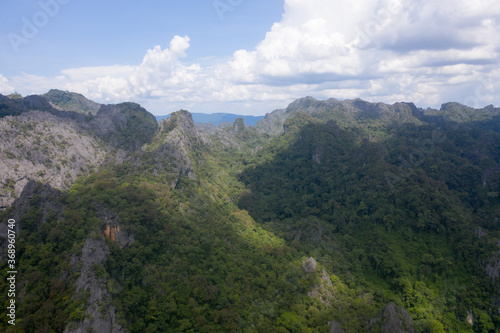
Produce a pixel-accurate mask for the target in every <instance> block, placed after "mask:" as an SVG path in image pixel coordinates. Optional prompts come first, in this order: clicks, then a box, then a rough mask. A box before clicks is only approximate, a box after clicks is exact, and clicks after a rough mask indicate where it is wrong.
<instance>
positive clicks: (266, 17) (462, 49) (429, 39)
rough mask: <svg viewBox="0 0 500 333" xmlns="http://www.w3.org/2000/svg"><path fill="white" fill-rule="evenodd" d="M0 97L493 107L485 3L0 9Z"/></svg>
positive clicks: (318, 1)
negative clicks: (66, 93) (55, 92)
mask: <svg viewBox="0 0 500 333" xmlns="http://www.w3.org/2000/svg"><path fill="white" fill-rule="evenodd" d="M0 13H1V14H0V50H1V51H0V93H2V94H8V93H11V92H14V91H17V92H19V93H21V94H23V95H27V94H33V93H37V94H40V93H45V92H47V91H48V90H49V89H51V88H58V89H63V90H70V91H76V92H80V93H82V94H84V95H85V96H87V97H88V98H90V99H93V100H95V101H97V102H100V103H119V102H123V101H135V102H138V103H140V104H141V105H143V106H144V107H146V108H147V109H148V110H149V111H151V112H152V113H154V114H156V115H161V114H167V113H170V112H172V111H176V110H178V109H181V108H183V109H187V110H190V111H192V112H206V113H212V112H232V113H239V114H253V115H262V114H264V113H266V112H270V111H272V110H273V109H275V108H283V107H286V106H287V104H288V103H290V102H292V101H293V100H295V99H297V98H300V97H304V96H307V95H310V96H313V97H316V98H318V99H326V98H330V97H334V98H338V99H351V98H358V97H359V98H362V99H365V100H368V101H373V102H379V101H381V102H386V103H394V102H397V101H413V102H415V103H416V104H417V105H419V106H422V107H427V106H431V107H439V105H440V104H441V103H444V102H448V101H457V102H460V103H463V104H467V105H470V106H474V107H479V106H485V105H488V104H494V105H496V106H498V105H500V85H499V82H500V66H498V65H499V52H500V42H499V41H500V38H499V37H500V35H499V32H500V4H499V3H498V1H496V0H495V1H493V0H477V1H462V0H443V1H440V2H435V1H430V0H417V1H415V0H358V1H357V2H355V3H353V2H350V1H347V0H335V1H333V0H309V1H305V0H265V1H264V0H182V1H173V0H171V1H168V0H146V1H123V0H122V1H116V0H106V1H97V0H86V1H82V0H38V1H34V0H25V1H2V2H0Z"/></svg>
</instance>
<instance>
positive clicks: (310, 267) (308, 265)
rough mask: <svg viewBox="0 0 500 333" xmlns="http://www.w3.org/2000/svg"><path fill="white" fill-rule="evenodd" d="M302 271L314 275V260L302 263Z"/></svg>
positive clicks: (310, 259)
mask: <svg viewBox="0 0 500 333" xmlns="http://www.w3.org/2000/svg"><path fill="white" fill-rule="evenodd" d="M302 269H303V270H304V271H305V272H306V273H314V272H316V260H314V258H313V257H311V258H309V259H307V260H306V261H304V262H303V263H302Z"/></svg>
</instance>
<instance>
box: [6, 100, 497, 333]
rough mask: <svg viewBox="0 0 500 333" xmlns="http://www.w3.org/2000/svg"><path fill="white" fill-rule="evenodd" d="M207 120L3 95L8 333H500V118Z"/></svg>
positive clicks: (446, 114) (455, 107) (415, 114)
mask: <svg viewBox="0 0 500 333" xmlns="http://www.w3.org/2000/svg"><path fill="white" fill-rule="evenodd" d="M202 117H205V116H202V115H196V116H193V114H191V113H189V112H188V111H185V110H180V111H178V112H174V113H172V114H171V115H169V116H168V118H167V119H163V120H160V121H158V120H157V117H155V116H153V115H152V114H151V113H149V112H148V111H147V110H146V109H144V108H143V107H141V106H140V105H138V104H135V103H120V104H116V105H113V104H111V105H100V104H98V103H95V102H92V101H90V100H88V99H87V98H85V97H84V96H82V95H80V94H76V93H71V92H63V91H59V90H51V91H49V92H48V93H47V94H44V95H33V96H27V97H22V96H19V95H9V96H3V95H0V136H1V139H2V141H1V142H2V144H1V145H0V156H2V157H1V159H0V170H1V172H0V183H1V184H0V206H1V210H0V218H1V219H0V263H1V266H0V268H1V270H0V272H1V275H2V278H1V280H0V295H1V296H0V297H1V300H2V304H3V307H4V309H5V308H7V307H8V306H9V304H10V300H11V299H10V298H9V297H8V294H9V293H8V291H9V288H11V287H10V284H9V282H8V280H7V277H8V276H9V273H8V272H9V271H10V270H12V267H11V268H9V267H8V266H7V264H8V259H9V256H8V254H10V252H8V250H9V249H10V250H12V246H11V247H9V244H12V243H9V241H8V237H7V235H8V229H9V225H11V224H8V220H9V219H11V220H15V221H16V224H15V233H16V239H15V260H16V261H15V269H16V270H17V276H16V278H17V283H16V293H15V294H16V297H15V304H16V312H15V316H16V325H15V326H13V325H11V324H9V323H8V322H7V321H2V322H0V330H2V331H5V332H17V331H23V332H66V333H72V332H266V333H267V332H284V333H286V332H333V333H340V332H498V330H499V329H500V283H499V281H500V280H499V275H500V223H499V221H500V195H499V193H500V108H496V107H494V106H487V107H485V108H482V109H474V108H469V107H467V106H464V105H461V104H458V103H445V104H443V105H442V107H441V108H440V109H439V110H435V109H422V108H418V107H416V106H415V105H414V104H413V103H407V102H401V103H395V104H392V105H389V104H385V103H371V102H367V101H363V100H361V99H354V100H343V101H341V100H337V99H334V98H331V99H328V100H316V99H314V98H312V97H305V98H301V99H298V100H296V101H294V102H293V103H291V104H290V105H288V107H286V108H284V109H279V110H274V111H272V112H270V113H268V114H267V115H266V116H265V117H263V118H261V119H258V121H257V122H256V123H252V125H253V126H250V125H249V124H248V123H247V121H249V119H250V118H244V117H236V118H235V116H234V115H227V114H217V115H212V116H210V117H209V118H202ZM195 118H196V119H197V121H195V120H194V119H195ZM253 120H257V119H255V118H252V121H253ZM197 122H199V123H197ZM207 122H211V123H212V124H211V125H206V124H203V123H207ZM218 122H220V123H218Z"/></svg>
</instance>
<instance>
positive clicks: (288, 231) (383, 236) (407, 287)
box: [239, 112, 500, 332]
mask: <svg viewBox="0 0 500 333" xmlns="http://www.w3.org/2000/svg"><path fill="white" fill-rule="evenodd" d="M310 113H311V112H308V113H300V112H299V113H296V114H295V115H294V116H292V118H289V119H288V120H287V121H286V122H285V128H286V131H285V134H283V135H280V136H278V137H277V138H276V139H275V140H274V141H273V142H272V143H271V145H270V146H268V147H266V149H264V150H262V151H261V152H259V155H260V156H261V158H260V160H261V161H265V162H264V163H262V162H261V163H258V164H256V165H252V166H250V167H249V168H247V169H246V170H245V171H244V172H243V173H242V175H241V179H242V180H243V181H244V182H245V184H246V185H247V188H248V191H247V193H245V194H243V195H242V196H241V197H240V205H239V207H240V209H245V210H248V212H249V214H250V215H251V216H252V217H253V218H254V219H255V220H256V222H258V223H261V224H262V225H263V226H264V228H265V229H266V230H269V231H272V232H273V233H275V234H276V235H278V236H281V237H283V238H284V239H285V240H286V241H287V243H288V244H293V243H295V244H296V246H297V247H298V249H300V250H303V251H305V252H306V253H315V254H316V260H317V261H318V262H320V263H322V264H323V265H324V266H325V267H326V269H327V270H330V271H335V272H340V274H339V275H340V276H341V277H343V278H344V279H350V280H352V281H356V284H360V285H361V286H362V288H366V289H368V290H379V291H380V290H381V289H383V290H385V292H387V293H388V294H387V295H388V297H390V298H391V299H393V300H394V301H396V302H398V303H399V304H403V305H404V306H405V308H406V309H407V310H408V312H409V313H410V316H411V317H413V321H414V325H415V328H416V329H417V331H427V330H431V327H434V326H435V325H438V326H439V325H442V326H443V327H444V329H445V330H446V331H453V332H458V331H466V330H467V329H470V328H471V326H470V325H469V324H468V323H467V321H466V318H467V317H468V316H469V313H472V314H473V315H471V317H472V316H473V317H475V318H482V320H483V322H482V323H481V324H479V323H477V322H476V325H477V326H475V327H474V329H475V330H477V331H480V329H479V326H481V325H483V326H484V327H491V326H492V325H493V322H492V320H493V319H491V318H497V319H495V320H498V317H497V314H496V312H497V308H496V307H494V308H492V307H491V306H492V305H493V302H492V298H491V297H492V296H493V295H494V291H495V289H496V288H497V287H495V285H496V286H498V281H494V280H493V281H492V280H490V278H489V277H488V275H487V273H488V274H489V275H490V277H491V272H489V271H488V270H489V269H490V268H492V266H491V264H490V265H489V266H488V267H486V266H487V263H488V262H490V259H489V258H490V256H491V255H492V254H493V253H494V252H496V251H497V247H496V243H497V241H498V239H499V236H500V230H499V226H498V225H497V223H496V222H495V221H498V216H499V214H500V210H499V204H500V201H499V195H498V189H499V186H500V164H499V162H498V161H500V136H499V135H498V134H496V133H486V132H482V131H480V130H478V129H477V128H475V126H462V127H460V128H457V127H456V126H455V125H454V124H452V123H449V126H448V127H437V126H422V125H421V126H415V125H413V124H408V125H402V126H398V127H396V128H393V129H392V134H391V135H390V136H388V137H387V139H386V140H379V141H377V142H370V140H368V137H363V135H361V136H360V133H359V132H358V131H357V130H356V128H353V129H346V130H344V129H341V128H340V127H339V126H337V125H336V124H335V122H334V121H329V122H327V123H326V124H325V123H323V122H320V123H318V122H317V120H316V119H315V118H313V117H311V116H310ZM297 118H299V119H300V121H297ZM277 148H279V149H277ZM477 228H480V229H479V230H482V229H488V230H489V231H490V232H489V233H488V235H486V233H484V234H481V237H482V238H479V237H478V236H476V234H475V230H478V229H477ZM481 228H482V229H481ZM471 281H474V282H473V283H472V282H471ZM392 293H394V294H392ZM421 293H423V294H427V295H434V296H429V297H422V294H421ZM391 294H392V295H391ZM472 294H476V295H479V294H481V295H484V297H477V298H471V297H470V295H472ZM437 295H441V296H437ZM424 299H425V300H424ZM449 299H453V300H454V301H452V302H449V301H447V300H449ZM400 302H401V303H400ZM443 304H444V305H445V310H438V309H441V307H442V306H443ZM452 309H454V310H452ZM489 316H491V317H489ZM336 321H337V322H339V323H340V324H341V325H342V326H343V325H345V324H347V322H346V321H345V317H344V318H343V317H342V316H339V317H338V318H336ZM497 324H498V322H497ZM483 326H482V327H483ZM486 331H488V330H486Z"/></svg>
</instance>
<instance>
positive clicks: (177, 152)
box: [130, 110, 206, 188]
mask: <svg viewBox="0 0 500 333" xmlns="http://www.w3.org/2000/svg"><path fill="white" fill-rule="evenodd" d="M205 142H206V137H205V136H204V135H203V134H202V133H200V132H199V131H198V130H197V129H196V126H195V124H194V122H193V118H192V117H191V114H190V113H189V112H187V111H184V110H180V111H177V112H174V113H172V115H171V116H170V117H169V118H168V119H166V120H163V121H162V122H161V123H160V125H159V129H158V131H157V133H156V136H155V138H154V139H153V142H152V143H151V144H150V145H147V146H145V147H144V148H143V150H142V151H141V152H139V153H138V154H136V155H135V156H133V157H131V159H130V161H131V162H132V163H133V164H134V165H135V166H136V168H137V170H141V168H145V167H148V168H152V170H151V169H148V171H147V173H148V174H149V175H154V176H157V177H165V179H164V181H165V182H166V183H168V184H170V185H171V186H172V187H174V188H175V187H177V186H178V185H179V182H180V180H181V179H182V177H187V178H190V179H196V172H195V168H194V166H193V161H192V160H191V157H192V156H193V155H192V154H196V155H197V157H199V156H200V155H201V154H200V152H199V150H200V148H201V147H202V146H203V145H204V144H205ZM157 179H158V178H157Z"/></svg>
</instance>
